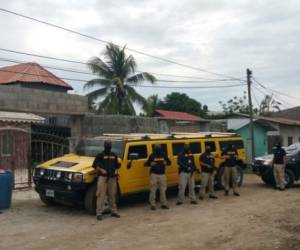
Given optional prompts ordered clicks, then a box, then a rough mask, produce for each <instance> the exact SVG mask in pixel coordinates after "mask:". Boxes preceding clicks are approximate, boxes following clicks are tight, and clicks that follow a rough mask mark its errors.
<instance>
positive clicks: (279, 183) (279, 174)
mask: <svg viewBox="0 0 300 250" xmlns="http://www.w3.org/2000/svg"><path fill="white" fill-rule="evenodd" d="M286 160H287V157H286V152H285V150H284V149H283V148H282V147H281V144H280V143H277V144H276V145H275V148H274V150H273V174H274V179H275V188H276V189H279V190H280V191H283V190H284V189H285V183H284V182H285V179H284V172H285V165H286Z"/></svg>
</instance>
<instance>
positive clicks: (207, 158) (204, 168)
mask: <svg viewBox="0 0 300 250" xmlns="http://www.w3.org/2000/svg"><path fill="white" fill-rule="evenodd" d="M200 166H201V188H200V194H199V199H201V200H203V199H204V197H205V193H206V189H207V188H208V193H209V198H211V199H217V198H218V197H217V196H216V195H215V191H214V185H215V174H216V170H217V169H216V167H215V159H214V157H213V155H212V154H211V149H210V146H206V148H205V152H204V153H203V154H201V155H200Z"/></svg>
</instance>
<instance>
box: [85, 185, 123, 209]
mask: <svg viewBox="0 0 300 250" xmlns="http://www.w3.org/2000/svg"><path fill="white" fill-rule="evenodd" d="M117 185H118V184H117ZM96 191H97V183H94V184H93V185H92V186H91V187H90V188H89V189H88V190H87V192H86V193H85V197H84V208H85V209H86V210H87V211H88V213H90V214H96V206H97V205H96V204H97V197H96ZM119 201H120V189H119V185H118V188H117V193H116V203H117V204H118V203H119ZM104 213H110V209H109V206H108V198H107V197H106V198H105V211H104Z"/></svg>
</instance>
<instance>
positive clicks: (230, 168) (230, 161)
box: [222, 144, 240, 196]
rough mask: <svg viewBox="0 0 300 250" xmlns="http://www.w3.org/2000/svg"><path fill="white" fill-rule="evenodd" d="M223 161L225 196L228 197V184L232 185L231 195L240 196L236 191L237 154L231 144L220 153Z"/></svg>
mask: <svg viewBox="0 0 300 250" xmlns="http://www.w3.org/2000/svg"><path fill="white" fill-rule="evenodd" d="M222 158H223V159H224V160H225V161H224V165H225V167H224V181H225V196H228V194H229V189H230V184H232V189H233V194H234V195H235V196H240V194H239V193H238V191H237V185H238V184H237V165H238V153H237V150H236V149H235V147H234V146H233V145H231V144H229V145H228V146H227V148H226V149H225V150H224V151H223V152H222Z"/></svg>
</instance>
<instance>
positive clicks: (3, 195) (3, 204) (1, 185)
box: [0, 170, 14, 209]
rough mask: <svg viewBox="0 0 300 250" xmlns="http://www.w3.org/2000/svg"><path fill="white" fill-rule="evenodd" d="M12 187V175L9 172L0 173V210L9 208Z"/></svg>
mask: <svg viewBox="0 0 300 250" xmlns="http://www.w3.org/2000/svg"><path fill="white" fill-rule="evenodd" d="M13 186H14V175H13V173H12V172H10V171H2V170H1V171H0V209H7V208H10V205H11V197H12V191H13Z"/></svg>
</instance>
